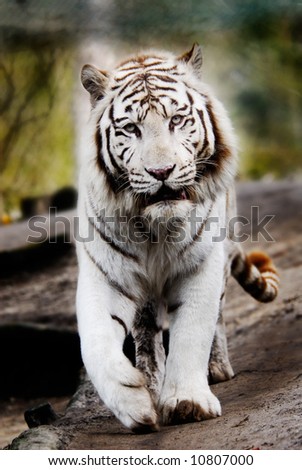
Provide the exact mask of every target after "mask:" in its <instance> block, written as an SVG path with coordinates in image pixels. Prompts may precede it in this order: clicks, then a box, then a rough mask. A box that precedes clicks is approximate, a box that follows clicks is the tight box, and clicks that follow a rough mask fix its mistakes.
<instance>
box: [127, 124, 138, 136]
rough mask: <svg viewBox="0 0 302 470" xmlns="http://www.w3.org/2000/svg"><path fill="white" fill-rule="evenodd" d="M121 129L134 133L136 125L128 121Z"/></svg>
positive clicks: (136, 128)
mask: <svg viewBox="0 0 302 470" xmlns="http://www.w3.org/2000/svg"><path fill="white" fill-rule="evenodd" d="M123 129H125V131H126V132H130V134H133V133H136V132H137V131H138V127H137V126H136V125H135V124H133V123H130V122H129V124H126V125H125V126H124V127H123Z"/></svg>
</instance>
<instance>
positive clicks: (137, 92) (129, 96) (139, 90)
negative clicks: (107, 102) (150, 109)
mask: <svg viewBox="0 0 302 470" xmlns="http://www.w3.org/2000/svg"><path fill="white" fill-rule="evenodd" d="M142 91H144V88H140V89H137V90H134V91H132V92H131V93H129V94H128V95H126V96H124V98H123V103H124V102H125V101H127V100H128V99H129V98H133V96H135V95H138V94H140V93H142Z"/></svg>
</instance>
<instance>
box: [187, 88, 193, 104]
mask: <svg viewBox="0 0 302 470" xmlns="http://www.w3.org/2000/svg"><path fill="white" fill-rule="evenodd" d="M187 97H188V100H189V103H190V105H191V106H192V105H193V103H194V100H193V98H192V95H191V94H190V93H189V92H188V91H187Z"/></svg>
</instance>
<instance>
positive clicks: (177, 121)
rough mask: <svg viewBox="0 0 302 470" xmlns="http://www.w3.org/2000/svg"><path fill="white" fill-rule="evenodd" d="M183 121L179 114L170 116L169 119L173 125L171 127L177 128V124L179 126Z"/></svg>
mask: <svg viewBox="0 0 302 470" xmlns="http://www.w3.org/2000/svg"><path fill="white" fill-rule="evenodd" d="M182 120H183V116H181V115H180V114H175V116H172V118H171V121H170V122H171V124H173V126H177V125H178V124H180V123H181V122H182Z"/></svg>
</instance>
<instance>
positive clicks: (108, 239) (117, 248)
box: [86, 214, 139, 263]
mask: <svg viewBox="0 0 302 470" xmlns="http://www.w3.org/2000/svg"><path fill="white" fill-rule="evenodd" d="M86 215H87V218H88V221H89V223H90V225H91V226H92V227H93V228H94V229H95V230H96V231H97V233H98V234H99V235H100V237H101V238H102V240H104V241H105V242H106V243H108V244H109V245H110V246H111V248H112V249H113V250H115V251H116V252H117V253H119V254H121V255H123V256H125V257H126V258H130V259H132V260H134V261H136V262H137V263H139V258H138V257H137V256H136V255H133V254H132V253H129V252H128V251H125V250H123V249H122V248H121V247H120V246H119V245H117V244H116V243H115V242H114V240H113V239H112V238H111V237H108V235H106V233H105V232H104V231H103V230H102V229H101V227H98V226H97V225H96V224H95V220H94V217H89V216H88V214H86ZM98 218H100V217H98ZM103 223H105V222H103Z"/></svg>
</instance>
